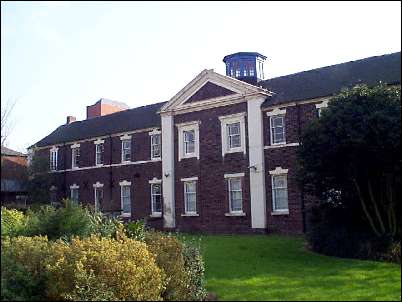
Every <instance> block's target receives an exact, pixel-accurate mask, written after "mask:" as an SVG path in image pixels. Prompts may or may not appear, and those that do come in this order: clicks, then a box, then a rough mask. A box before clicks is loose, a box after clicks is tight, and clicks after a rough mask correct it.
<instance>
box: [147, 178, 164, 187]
mask: <svg viewBox="0 0 402 302" xmlns="http://www.w3.org/2000/svg"><path fill="white" fill-rule="evenodd" d="M148 183H149V184H150V185H151V184H161V183H162V179H159V178H156V177H154V178H152V179H151V180H149V181H148Z"/></svg>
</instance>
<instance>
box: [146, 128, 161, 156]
mask: <svg viewBox="0 0 402 302" xmlns="http://www.w3.org/2000/svg"><path fill="white" fill-rule="evenodd" d="M156 135H159V156H156V157H154V156H153V149H152V147H153V146H158V145H153V144H152V138H153V137H154V136H156ZM149 145H150V151H151V160H160V159H161V157H162V135H161V132H160V131H152V132H149Z"/></svg>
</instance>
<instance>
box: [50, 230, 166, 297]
mask: <svg viewBox="0 0 402 302" xmlns="http://www.w3.org/2000/svg"><path fill="white" fill-rule="evenodd" d="M48 263H49V265H48V271H49V274H50V275H49V276H50V280H52V282H49V286H48V292H47V293H48V297H49V298H51V299H56V300H60V299H73V298H74V299H75V298H79V299H80V300H90V299H93V298H94V296H93V295H95V296H96V298H97V299H98V298H103V299H109V298H110V297H112V298H113V299H114V300H160V299H161V296H160V295H161V293H162V291H163V283H162V280H163V279H162V272H161V270H160V269H159V268H158V267H157V265H156V264H155V259H154V256H153V255H152V254H150V253H149V252H148V250H147V248H146V245H145V244H144V243H140V242H138V241H135V240H132V239H129V238H126V239H125V240H115V239H111V238H101V237H97V236H94V235H91V236H90V237H88V238H85V239H82V240H81V239H79V238H73V239H72V240H71V242H70V243H65V242H63V241H61V240H58V241H56V242H55V243H53V244H52V248H51V259H50V261H49V262H48Z"/></svg>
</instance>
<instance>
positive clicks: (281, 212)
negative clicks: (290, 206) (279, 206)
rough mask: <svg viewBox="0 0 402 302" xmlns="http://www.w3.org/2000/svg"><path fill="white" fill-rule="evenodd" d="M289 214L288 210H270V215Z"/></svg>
mask: <svg viewBox="0 0 402 302" xmlns="http://www.w3.org/2000/svg"><path fill="white" fill-rule="evenodd" d="M279 215H289V210H275V211H272V212H271V216H279Z"/></svg>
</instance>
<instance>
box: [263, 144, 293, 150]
mask: <svg viewBox="0 0 402 302" xmlns="http://www.w3.org/2000/svg"><path fill="white" fill-rule="evenodd" d="M299 145H300V144H299V143H285V144H275V145H270V146H264V149H265V150H269V149H276V148H284V147H297V146H299Z"/></svg>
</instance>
